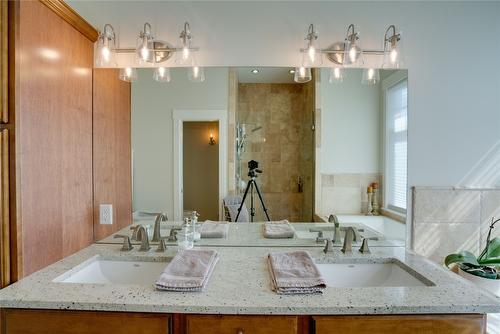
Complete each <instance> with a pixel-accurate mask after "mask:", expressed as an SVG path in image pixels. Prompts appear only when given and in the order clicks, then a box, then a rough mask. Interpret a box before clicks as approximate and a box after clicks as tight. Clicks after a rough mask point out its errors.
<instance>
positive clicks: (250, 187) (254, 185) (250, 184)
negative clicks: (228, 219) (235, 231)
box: [235, 173, 271, 223]
mask: <svg viewBox="0 0 500 334" xmlns="http://www.w3.org/2000/svg"><path fill="white" fill-rule="evenodd" d="M249 174H250V173H249ZM255 179H256V176H251V178H250V181H248V184H247V188H246V189H245V194H244V195H243V200H242V201H241V204H240V207H239V208H238V214H237V215H236V220H235V221H236V222H237V221H238V217H239V216H240V212H241V209H242V208H243V205H244V204H245V199H246V198H247V195H248V191H250V221H251V222H252V223H253V217H254V216H255V206H254V203H253V202H254V201H253V190H254V188H255V190H256V191H257V195H258V196H259V200H260V204H262V209H263V210H264V213H265V214H266V218H267V221H269V222H270V221H271V219H270V218H269V215H268V214H267V208H266V205H265V204H264V200H263V199H262V195H261V194H260V190H259V186H258V185H257V181H256V180H255Z"/></svg>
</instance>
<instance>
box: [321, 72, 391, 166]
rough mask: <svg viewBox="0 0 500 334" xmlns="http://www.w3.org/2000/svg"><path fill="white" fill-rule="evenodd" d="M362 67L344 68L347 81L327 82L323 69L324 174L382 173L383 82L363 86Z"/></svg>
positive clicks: (322, 134) (322, 160)
mask: <svg viewBox="0 0 500 334" xmlns="http://www.w3.org/2000/svg"><path fill="white" fill-rule="evenodd" d="M362 73H363V71H362V70H360V69H349V70H346V71H345V78H344V82H342V83H341V84H331V83H329V82H328V76H329V70H328V69H323V70H322V71H321V106H316V107H317V108H321V130H322V131H321V173H323V174H336V173H379V172H380V171H381V170H380V168H381V167H380V166H381V164H380V156H381V145H380V139H381V137H380V133H381V125H382V124H381V116H382V113H381V111H380V84H376V85H362V84H361V76H362Z"/></svg>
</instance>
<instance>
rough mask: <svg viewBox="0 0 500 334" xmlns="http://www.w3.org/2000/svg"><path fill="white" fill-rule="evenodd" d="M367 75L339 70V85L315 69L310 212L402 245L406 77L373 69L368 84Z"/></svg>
mask: <svg viewBox="0 0 500 334" xmlns="http://www.w3.org/2000/svg"><path fill="white" fill-rule="evenodd" d="M369 71H370V70H362V69H349V70H344V71H343V77H342V81H341V82H339V81H335V80H329V78H331V76H332V73H331V72H332V71H330V70H329V69H322V70H321V76H320V83H319V86H320V87H321V94H320V96H321V99H320V102H319V103H318V106H317V108H318V110H320V114H321V115H320V117H319V118H320V120H321V122H318V124H317V126H318V130H319V131H320V132H321V140H320V142H319V143H317V144H316V147H317V148H318V149H319V152H320V153H319V155H318V158H317V166H316V171H317V184H318V185H319V186H318V188H317V189H316V203H315V205H316V212H317V213H318V215H319V216H321V217H322V218H323V219H327V217H328V216H329V215H330V214H336V215H340V217H341V220H346V221H358V222H366V224H368V225H370V224H373V225H377V226H379V227H378V230H379V231H381V232H382V233H384V234H385V235H386V236H390V237H391V238H397V239H401V240H404V239H405V237H406V236H405V228H404V225H403V224H401V223H400V222H404V221H405V216H406V203H407V201H406V193H407V181H406V161H407V119H408V116H407V99H408V98H407V97H408V85H407V72H406V71H405V70H375V71H377V72H378V73H376V72H372V73H371V76H372V77H374V76H377V77H378V78H379V80H371V81H370V80H366V78H367V76H368V75H370V73H369ZM372 71H373V70H372ZM333 74H334V75H335V72H334V73H333ZM332 81H333V82H334V84H331V83H330V82H332Z"/></svg>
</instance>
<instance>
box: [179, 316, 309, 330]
mask: <svg viewBox="0 0 500 334" xmlns="http://www.w3.org/2000/svg"><path fill="white" fill-rule="evenodd" d="M299 328H300V326H299V317H296V316H252V315H246V316H237V315H227V316H226V315H188V316H186V334H298V333H301V332H300V331H299Z"/></svg>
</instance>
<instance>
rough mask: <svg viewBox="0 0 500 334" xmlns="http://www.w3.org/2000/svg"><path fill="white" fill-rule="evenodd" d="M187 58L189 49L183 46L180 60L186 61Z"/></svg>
mask: <svg viewBox="0 0 500 334" xmlns="http://www.w3.org/2000/svg"><path fill="white" fill-rule="evenodd" d="M188 58H189V48H188V47H187V46H184V47H183V48H182V59H183V60H187V59H188Z"/></svg>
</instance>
